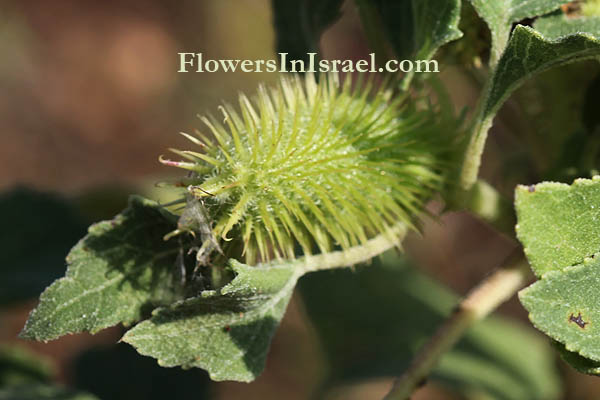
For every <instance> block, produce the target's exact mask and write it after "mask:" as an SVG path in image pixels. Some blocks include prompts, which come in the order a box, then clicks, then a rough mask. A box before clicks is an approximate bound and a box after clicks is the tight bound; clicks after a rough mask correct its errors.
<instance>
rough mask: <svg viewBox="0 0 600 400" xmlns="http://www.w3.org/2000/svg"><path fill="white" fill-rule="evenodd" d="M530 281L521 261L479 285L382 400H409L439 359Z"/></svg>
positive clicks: (528, 273)
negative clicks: (472, 327)
mask: <svg viewBox="0 0 600 400" xmlns="http://www.w3.org/2000/svg"><path fill="white" fill-rule="evenodd" d="M530 279H531V271H530V269H529V266H528V264H527V262H526V261H525V260H524V259H523V258H520V259H519V261H518V262H516V263H513V264H510V265H509V266H507V267H505V268H501V269H499V270H497V271H496V272H495V273H494V274H493V275H491V276H489V277H488V278H487V279H485V280H484V281H483V282H481V283H480V284H479V285H478V286H477V287H475V288H474V289H473V290H472V291H471V292H470V293H469V294H468V295H467V297H465V298H464V299H463V300H462V301H461V303H460V304H459V305H458V307H457V308H456V310H455V311H454V313H453V314H452V315H451V316H450V317H449V318H448V319H447V320H446V321H445V322H444V323H443V324H442V326H440V327H439V328H438V331H437V332H436V333H435V334H434V335H433V336H432V337H431V338H430V340H429V341H428V342H427V343H426V344H425V346H423V347H422V349H421V350H420V352H419V353H418V354H417V355H416V356H415V358H414V359H413V362H412V364H411V365H410V367H409V368H408V370H406V372H404V374H403V375H402V376H401V377H400V378H398V379H397V380H396V381H395V382H394V385H393V387H392V389H391V391H390V392H389V393H388V395H387V396H386V397H385V399H384V400H406V399H408V398H409V397H410V395H411V394H412V392H413V391H414V390H415V389H416V388H417V387H418V386H419V385H420V384H422V383H423V382H424V381H425V379H426V378H427V376H428V375H429V373H430V372H431V370H432V369H433V368H434V367H435V366H436V365H437V363H438V361H439V359H440V358H441V357H442V355H444V354H445V353H446V352H447V351H448V350H450V348H452V346H454V344H455V343H456V342H457V341H458V340H459V339H460V338H461V336H462V335H463V333H464V332H465V331H466V330H467V329H468V328H469V327H470V326H472V325H473V324H474V323H475V322H477V321H479V320H481V319H483V318H484V317H486V316H487V315H488V314H489V313H490V312H492V311H493V310H494V309H496V308H497V307H498V306H499V305H500V304H502V303H503V302H505V301H506V300H508V299H509V298H510V297H512V296H513V295H514V294H515V293H516V292H517V291H518V290H519V289H520V288H521V287H523V286H524V285H525V284H526V283H527V282H528V281H529V280H530Z"/></svg>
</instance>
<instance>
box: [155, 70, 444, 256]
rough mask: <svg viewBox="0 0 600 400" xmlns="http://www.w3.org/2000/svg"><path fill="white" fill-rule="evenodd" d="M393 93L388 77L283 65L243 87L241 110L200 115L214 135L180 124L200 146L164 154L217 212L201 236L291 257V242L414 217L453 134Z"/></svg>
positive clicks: (316, 240)
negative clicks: (290, 70)
mask: <svg viewBox="0 0 600 400" xmlns="http://www.w3.org/2000/svg"><path fill="white" fill-rule="evenodd" d="M392 96H393V93H392V90H391V89H390V88H389V84H386V83H382V84H380V85H377V84H374V83H373V82H368V83H366V84H362V83H360V82H358V83H356V85H354V87H352V80H351V79H350V78H348V79H346V80H345V82H344V83H343V84H340V82H339V76H338V75H337V74H329V75H323V76H321V78H320V81H319V83H316V80H315V77H314V76H313V75H311V74H308V75H306V77H304V78H300V77H299V76H293V77H291V78H290V77H285V76H284V77H282V78H281V81H280V83H279V85H278V87H276V88H273V89H271V90H269V89H266V88H265V87H260V88H259V91H258V96H257V97H256V99H255V100H254V101H251V100H249V99H248V98H247V97H246V96H245V95H241V96H240V98H239V104H240V109H241V111H240V112H238V111H236V110H235V108H234V107H232V106H230V105H227V104H226V105H224V106H221V107H220V109H221V111H222V114H223V115H222V117H223V121H224V123H225V126H224V125H223V124H222V123H221V121H220V120H219V119H216V118H214V117H202V120H203V122H204V123H205V125H206V127H207V128H208V129H209V130H210V135H209V134H202V133H200V132H198V133H197V135H189V134H185V133H184V134H183V135H184V136H186V137H187V138H188V139H190V141H191V144H193V145H195V147H196V149H194V151H190V150H185V151H180V150H172V151H173V152H175V153H176V154H178V155H179V156H182V157H183V158H184V159H186V161H171V160H165V159H162V158H161V161H162V162H163V163H164V164H167V165H173V166H176V167H179V168H183V169H186V170H188V171H189V174H188V176H187V178H186V179H185V181H183V182H177V183H176V185H177V186H181V185H185V186H186V187H187V191H188V194H187V196H192V197H193V198H195V199H197V202H201V203H202V204H203V207H204V209H205V212H206V215H208V216H210V218H211V219H212V221H214V222H213V223H212V225H213V226H212V234H213V237H214V239H211V240H206V241H204V243H210V242H212V241H215V242H218V243H215V245H214V246H213V247H214V248H215V249H217V248H218V247H219V246H220V247H222V248H223V249H224V250H225V252H226V253H227V254H231V255H232V257H234V258H235V256H234V254H235V250H236V249H241V255H240V256H241V258H242V259H243V260H244V261H245V262H246V263H247V264H249V265H255V264H256V263H257V261H261V262H268V261H270V260H271V259H276V260H284V259H293V258H294V257H295V256H296V249H295V247H296V244H299V245H300V248H301V252H302V254H305V255H310V254H313V253H315V252H317V253H328V252H331V251H332V250H333V249H334V248H341V249H342V250H346V249H349V248H351V247H353V246H358V245H364V244H365V243H367V241H368V240H369V239H371V238H373V237H374V236H376V235H378V234H383V233H385V232H387V231H391V228H392V227H393V226H394V225H395V224H397V223H398V222H401V223H404V224H406V225H407V226H412V225H413V224H414V223H415V217H417V216H418V215H419V214H420V213H421V210H422V208H423V203H424V201H425V200H426V199H428V198H429V197H431V194H432V193H434V192H436V191H438V190H439V189H440V187H441V183H442V170H443V166H442V164H443V162H442V157H443V155H444V154H443V153H444V152H446V153H448V148H449V146H450V145H451V141H450V140H449V138H450V137H451V135H450V134H449V132H446V131H444V130H443V129H440V126H441V124H440V121H439V118H437V116H436V115H435V113H434V112H433V111H432V110H429V109H425V110H418V109H417V108H416V107H415V104H414V103H412V104H407V103H408V101H407V100H408V99H406V98H405V97H403V96H396V97H395V98H393V97H392ZM449 128H451V127H450V126H446V129H449ZM209 137H213V138H214V139H212V140H211V139H209ZM182 202H183V200H182ZM188 207H190V206H188ZM191 207H197V206H196V205H194V203H192V205H191ZM204 223H205V224H207V223H208V221H206V222H204ZM391 239H393V238H391ZM229 249H233V253H232V252H231V251H229ZM240 256H238V257H237V258H240Z"/></svg>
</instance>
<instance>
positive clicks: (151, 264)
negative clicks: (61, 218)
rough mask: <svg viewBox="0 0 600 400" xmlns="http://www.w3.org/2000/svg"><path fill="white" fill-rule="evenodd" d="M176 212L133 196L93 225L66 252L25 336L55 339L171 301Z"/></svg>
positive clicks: (93, 329)
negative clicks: (63, 267) (171, 235)
mask: <svg viewBox="0 0 600 400" xmlns="http://www.w3.org/2000/svg"><path fill="white" fill-rule="evenodd" d="M175 221H176V220H175V218H174V216H172V215H170V214H168V213H167V212H166V211H164V210H163V209H162V208H161V207H160V206H159V205H157V204H156V203H154V202H151V201H149V200H145V199H142V198H140V197H135V196H134V197H132V198H131V199H130V203H129V207H128V208H127V209H126V210H125V211H123V213H121V214H119V215H117V216H116V217H115V218H114V219H113V220H110V221H103V222H100V223H97V224H94V225H92V226H91V227H90V228H89V233H88V235H87V236H85V237H84V238H83V239H82V240H81V241H80V242H79V243H78V244H77V245H76V246H75V247H74V248H73V249H72V250H71V252H70V253H69V255H68V256H67V263H68V268H67V273H66V276H65V277H64V278H61V279H59V280H57V281H56V282H54V283H53V284H52V285H51V286H50V287H49V288H47V289H46V291H44V293H42V295H41V297H40V304H39V305H38V307H37V308H36V309H35V310H33V312H32V313H31V315H30V316H29V319H28V321H27V324H26V325H25V328H24V329H23V332H22V333H21V336H22V337H24V338H28V339H36V340H44V341H46V340H52V339H55V338H57V337H59V336H62V335H65V334H68V333H76V332H82V331H89V332H92V333H95V332H97V331H99V330H101V329H104V328H106V327H109V326H113V325H116V324H118V323H121V322H122V323H124V324H131V323H133V322H136V321H138V320H140V319H141V318H142V316H143V315H144V314H145V313H147V312H148V311H149V310H151V309H152V308H153V307H155V306H156V305H159V304H168V303H170V302H171V301H173V300H174V299H173V294H172V293H173V290H171V275H172V274H171V272H172V271H173V270H174V265H175V259H176V256H177V253H178V251H179V246H178V242H177V241H174V240H172V241H164V240H163V236H164V235H165V234H166V233H168V232H170V231H172V230H173V229H175V226H176V222H175Z"/></svg>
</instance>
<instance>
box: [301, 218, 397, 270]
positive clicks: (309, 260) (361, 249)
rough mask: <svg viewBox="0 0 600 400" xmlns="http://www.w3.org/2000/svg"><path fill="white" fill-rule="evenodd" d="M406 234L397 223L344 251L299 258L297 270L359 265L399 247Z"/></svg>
mask: <svg viewBox="0 0 600 400" xmlns="http://www.w3.org/2000/svg"><path fill="white" fill-rule="evenodd" d="M407 232H408V227H407V226H406V225H405V224H403V223H397V224H396V225H394V226H393V227H392V228H390V229H389V230H388V231H387V232H385V233H382V234H380V235H378V236H375V237H374V238H373V239H370V240H369V241H367V242H366V243H365V244H362V245H359V246H354V247H350V248H349V249H346V250H341V251H332V252H330V253H324V254H318V255H316V256H304V257H301V258H300V259H299V260H298V264H299V265H298V269H299V270H302V271H303V273H307V272H311V271H319V270H323V269H332V268H339V267H347V266H351V265H355V264H360V263H362V262H365V261H368V260H370V259H371V258H373V257H375V256H378V255H379V254H381V253H383V252H385V251H387V250H390V249H392V248H394V247H397V246H400V243H402V239H403V238H404V236H406V233H407Z"/></svg>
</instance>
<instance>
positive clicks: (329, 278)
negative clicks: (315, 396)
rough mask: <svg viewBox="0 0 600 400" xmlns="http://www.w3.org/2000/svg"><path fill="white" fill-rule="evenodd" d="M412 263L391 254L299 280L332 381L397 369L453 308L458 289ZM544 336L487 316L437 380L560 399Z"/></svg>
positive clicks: (514, 397) (511, 399) (507, 398)
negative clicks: (447, 285)
mask: <svg viewBox="0 0 600 400" xmlns="http://www.w3.org/2000/svg"><path fill="white" fill-rule="evenodd" d="M406 264H407V263H406V261H405V260H403V259H401V258H398V257H394V256H392V255H391V254H386V256H385V257H384V258H383V259H382V260H376V261H374V262H373V265H367V266H361V267H358V268H357V269H356V270H355V271H350V270H335V271H323V272H318V273H315V274H310V275H308V276H306V277H304V278H302V279H301V280H300V282H299V284H298V286H299V289H300V293H301V294H302V298H303V300H304V303H305V305H306V309H307V314H308V316H309V318H310V319H311V320H312V322H313V325H314V327H315V329H316V331H317V333H318V335H319V338H320V339H321V343H322V347H323V349H324V352H325V355H326V357H327V359H328V361H329V364H330V368H328V371H329V373H330V376H329V379H328V382H327V385H325V388H328V387H331V386H332V385H335V384H338V383H344V382H349V381H352V382H356V381H357V380H361V379H370V378H377V377H384V376H393V375H397V374H398V373H400V372H402V371H403V370H405V369H406V368H407V366H408V365H409V363H410V361H411V360H412V357H413V356H414V355H415V353H416V352H417V350H418V349H419V347H420V346H421V345H422V344H423V342H424V341H425V340H426V338H427V337H429V336H430V335H431V334H433V333H434V332H435V330H436V329H437V327H438V326H439V325H440V324H441V323H442V322H443V321H444V318H445V317H446V316H447V315H449V314H450V313H451V312H452V306H453V305H454V304H456V303H457V301H458V297H457V296H456V295H454V294H453V293H451V292H450V291H449V290H447V289H446V288H444V287H442V286H441V285H439V284H437V283H436V282H434V281H433V280H431V279H429V278H427V277H425V276H424V275H422V274H420V273H418V272H417V271H416V270H414V269H412V268H410V267H409V266H408V265H406ZM540 339H541V338H539V337H538V336H537V335H535V334H534V333H532V332H531V331H528V330H527V329H526V328H523V327H521V326H519V324H516V323H515V322H514V321H509V320H507V319H504V318H497V317H491V318H488V319H486V320H485V321H483V322H481V323H480V324H478V325H476V326H475V327H474V328H472V329H471V330H469V331H468V333H467V334H466V335H465V337H464V338H463V339H462V340H461V341H460V343H459V344H458V345H457V346H456V347H455V348H454V349H453V350H451V351H450V352H448V353H447V354H446V355H445V356H444V357H443V359H442V360H441V362H440V364H439V365H438V367H437V368H436V369H435V371H434V374H433V376H432V380H433V381H434V382H436V383H438V384H443V385H446V386H448V387H450V388H454V389H456V390H458V391H460V392H463V393H472V392H473V391H484V392H486V393H488V394H491V395H492V396H493V398H495V399H501V400H522V399H530V400H534V399H539V400H542V399H543V400H549V399H555V398H556V397H557V395H558V393H559V388H558V378H557V376H556V371H555V369H554V367H553V362H552V352H551V351H550V347H549V346H547V345H546V343H545V341H544V340H540Z"/></svg>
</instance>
